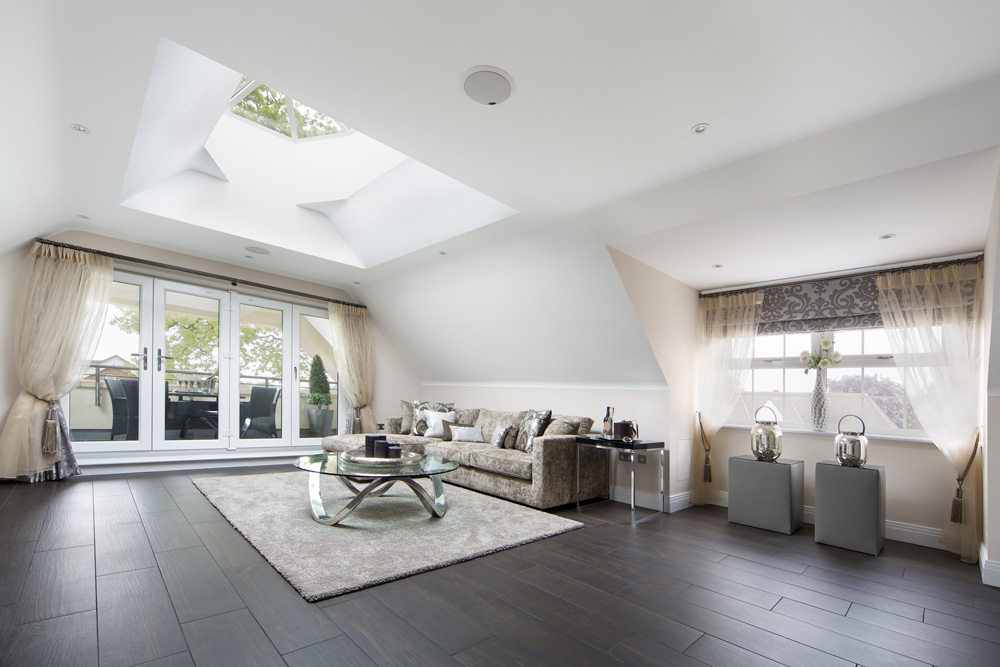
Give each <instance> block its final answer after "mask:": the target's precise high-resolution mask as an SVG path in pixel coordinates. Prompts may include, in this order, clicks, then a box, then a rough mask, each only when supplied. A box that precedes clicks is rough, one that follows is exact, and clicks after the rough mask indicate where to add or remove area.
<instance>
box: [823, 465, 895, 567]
mask: <svg viewBox="0 0 1000 667" xmlns="http://www.w3.org/2000/svg"><path fill="white" fill-rule="evenodd" d="M815 539H816V541H817V542H819V543H821V544H829V545H831V546H834V547H841V548H842V549H850V550H851V551H860V552H861V553H866V554H871V555H872V556H878V554H879V552H880V551H882V543H883V541H884V540H885V468H883V467H882V466H865V467H864V468H851V467H847V466H842V465H840V464H839V463H838V462H836V461H820V462H818V463H817V464H816V538H815Z"/></svg>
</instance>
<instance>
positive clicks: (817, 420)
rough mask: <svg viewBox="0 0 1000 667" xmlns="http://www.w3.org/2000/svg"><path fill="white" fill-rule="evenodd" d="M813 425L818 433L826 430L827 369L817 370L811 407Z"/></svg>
mask: <svg viewBox="0 0 1000 667" xmlns="http://www.w3.org/2000/svg"><path fill="white" fill-rule="evenodd" d="M810 408H811V409H810V413H811V415H812V425H813V428H814V429H815V430H817V431H822V430H824V429H825V428H826V369H824V368H817V369H816V386H815V387H813V395H812V405H811V406H810Z"/></svg>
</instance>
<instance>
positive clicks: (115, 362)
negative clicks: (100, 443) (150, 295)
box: [69, 282, 142, 441]
mask: <svg viewBox="0 0 1000 667" xmlns="http://www.w3.org/2000/svg"><path fill="white" fill-rule="evenodd" d="M139 326H140V319H139V286H138V285H130V284H128V283H119V282H115V283H113V284H112V286H111V301H110V305H109V306H108V314H107V318H106V319H105V320H104V329H103V330H102V332H101V339H100V341H99V342H98V344H97V354H96V359H94V363H93V365H92V366H91V367H90V368H89V369H87V375H86V376H84V378H83V380H81V381H80V384H78V385H77V386H76V388H74V389H73V391H71V392H70V394H69V428H70V437H71V438H72V439H73V440H75V441H88V440H90V441H93V440H138V439H139V404H138V382H139V380H138V377H139V368H138V366H137V365H136V361H137V360H138V359H139V357H135V356H132V355H133V354H137V353H140V352H141V351H142V350H141V347H140V344H139V341H140V332H139ZM123 381H124V382H132V383H135V391H129V393H128V395H126V393H125V390H124V389H123V388H122V382H123ZM126 386H127V388H129V389H130V390H131V389H132V385H126ZM112 392H113V393H114V396H112ZM129 397H131V398H129Z"/></svg>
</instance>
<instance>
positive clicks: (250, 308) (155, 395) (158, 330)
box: [64, 271, 337, 452]
mask: <svg viewBox="0 0 1000 667" xmlns="http://www.w3.org/2000/svg"><path fill="white" fill-rule="evenodd" d="M332 350H333V347H332V340H331V338H330V330H329V322H328V320H327V315H326V312H325V311H323V310H322V309H318V308H310V307H305V306H300V305H296V304H290V303H285V302H281V301H276V300H272V299H265V298H261V297H257V296H250V295H245V294H240V293H238V292H236V291H225V290H219V289H213V288H207V287H199V286H196V285H188V284H185V283H179V282H173V281H167V280H160V279H153V278H148V277H144V276H137V275H132V274H127V273H124V272H117V271H116V272H115V283H114V287H113V290H112V302H111V307H110V308H109V313H108V319H107V321H106V322H105V327H104V331H103V333H102V337H101V343H100V345H99V348H98V353H97V359H95V360H94V362H93V366H92V367H91V368H90V369H89V373H88V375H87V376H86V377H85V378H84V380H83V382H81V383H80V386H78V387H77V388H76V389H75V390H74V391H73V392H71V393H70V395H69V396H68V397H67V398H66V399H65V402H64V408H65V409H66V411H67V414H68V418H69V425H70V433H71V436H72V439H73V441H74V447H75V448H76V449H77V450H78V451H81V452H87V451H94V452H107V451H137V452H138V451H144V450H145V451H163V452H169V451H176V450H224V449H229V450H235V449H247V448H260V447H281V446H291V445H303V444H317V445H318V442H319V438H320V437H322V436H323V435H328V434H329V433H330V432H335V431H332V430H331V429H330V428H329V427H328V428H327V429H326V430H320V427H317V426H316V425H315V423H314V422H313V421H311V420H309V419H307V418H306V415H307V412H308V411H307V407H306V405H305V399H306V397H307V395H308V393H309V390H308V382H307V380H308V375H307V371H308V369H309V367H310V365H311V364H312V361H313V359H315V358H316V357H317V356H319V357H320V358H321V359H323V360H324V361H325V362H326V364H325V365H326V369H327V375H326V376H325V377H326V379H327V382H328V386H329V387H330V389H331V394H332V396H333V397H334V398H333V406H332V408H331V410H332V411H333V413H334V414H335V411H336V398H335V397H336V395H337V394H336V382H335V378H336V374H335V371H333V370H332V369H334V368H335V366H334V362H333V354H332ZM325 415H326V417H327V423H329V422H330V421H332V423H333V428H335V425H336V420H335V417H334V419H332V420H331V419H330V417H331V416H332V415H331V414H330V412H327V413H325Z"/></svg>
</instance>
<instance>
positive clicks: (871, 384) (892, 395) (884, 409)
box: [865, 368, 912, 429]
mask: <svg viewBox="0 0 1000 667" xmlns="http://www.w3.org/2000/svg"><path fill="white" fill-rule="evenodd" d="M865 409H866V413H865V424H866V425H868V426H870V428H874V429H896V428H910V427H908V426H907V421H908V419H907V417H908V415H907V412H908V411H909V412H911V413H912V410H911V409H910V402H909V400H908V399H907V398H906V393H905V392H904V390H903V382H902V378H901V377H900V374H899V371H898V370H897V369H895V368H871V369H865Z"/></svg>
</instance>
